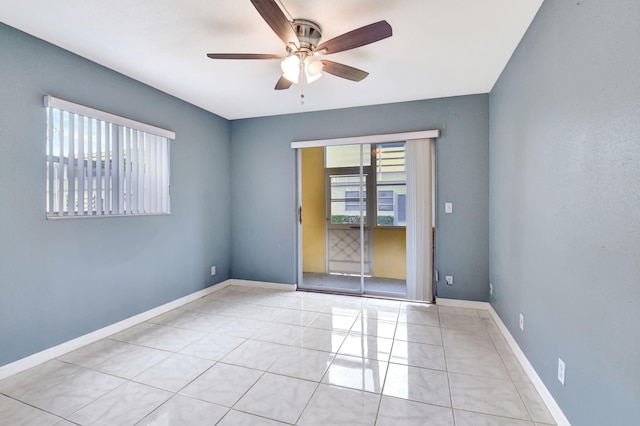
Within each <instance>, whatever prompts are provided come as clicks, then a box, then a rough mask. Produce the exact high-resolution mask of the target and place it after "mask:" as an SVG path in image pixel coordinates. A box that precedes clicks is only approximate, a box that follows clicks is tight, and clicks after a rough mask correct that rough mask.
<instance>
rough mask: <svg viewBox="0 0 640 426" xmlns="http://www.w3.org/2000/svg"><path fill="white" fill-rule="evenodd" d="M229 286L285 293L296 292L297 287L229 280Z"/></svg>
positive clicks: (293, 285)
mask: <svg viewBox="0 0 640 426" xmlns="http://www.w3.org/2000/svg"><path fill="white" fill-rule="evenodd" d="M225 282H228V283H229V285H237V286H239V287H254V288H266V289H269V290H283V291H296V289H297V286H296V285H295V284H281V283H269V282H264V281H250V280H236V279H231V280H227V281H225Z"/></svg>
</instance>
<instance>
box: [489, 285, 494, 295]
mask: <svg viewBox="0 0 640 426" xmlns="http://www.w3.org/2000/svg"><path fill="white" fill-rule="evenodd" d="M489 295H490V296H493V284H491V283H489Z"/></svg>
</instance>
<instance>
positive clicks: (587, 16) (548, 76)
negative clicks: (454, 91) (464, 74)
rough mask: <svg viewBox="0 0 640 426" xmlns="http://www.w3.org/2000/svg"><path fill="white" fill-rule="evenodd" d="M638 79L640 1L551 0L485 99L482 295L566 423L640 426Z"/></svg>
mask: <svg viewBox="0 0 640 426" xmlns="http://www.w3.org/2000/svg"><path fill="white" fill-rule="evenodd" d="M639 75H640V2H638V1H637V0H608V1H603V0H601V1H592V0H586V1H585V0H582V1H557V0H547V1H545V2H544V4H543V5H542V8H541V10H540V11H539V13H538V16H537V17H536V19H535V20H534V22H533V24H532V25H531V27H530V29H529V31H528V32H527V34H526V36H525V37H524V39H523V41H522V42H521V43H520V46H519V47H518V49H517V51H516V52H515V54H514V56H513V57H512V58H511V61H510V63H509V65H508V66H507V68H506V69H505V71H504V72H503V74H502V76H501V77H500V79H499V81H498V83H497V85H496V86H495V87H494V89H493V91H492V92H491V95H490V112H491V139H490V141H491V142H490V153H491V154H490V155H491V163H490V170H491V201H490V218H491V222H490V235H491V237H490V242H491V247H490V265H491V281H492V283H493V285H494V288H495V293H494V296H492V298H491V302H492V303H493V306H494V307H495V309H496V310H497V312H498V313H499V315H500V316H501V318H502V319H503V320H504V322H505V323H506V325H507V326H508V328H509V329H510V331H511V333H512V334H513V335H514V336H515V338H516V340H517V341H518V344H519V345H520V347H521V348H522V349H523V350H524V352H525V354H526V355H527V357H528V359H529V360H530V361H531V363H532V364H533V366H534V367H535V369H536V370H537V372H538V374H539V375H540V376H541V378H542V379H543V381H544V382H545V384H546V386H547V388H548V389H549V390H550V391H551V393H552V394H553V396H554V398H555V399H556V401H557V402H558V403H559V404H560V406H561V407H562V409H563V411H564V412H565V414H566V415H567V417H568V418H569V420H570V421H571V422H572V424H574V425H637V424H640V331H639V330H638V327H639V326H640V78H639V77H638V76H639ZM519 312H523V313H524V315H525V318H526V320H525V324H526V327H525V331H524V332H521V331H520V330H519V328H518V313H519ZM558 357H561V358H562V359H563V360H564V361H565V362H566V386H564V387H563V386H562V385H560V383H559V382H558V380H557V379H556V375H557V361H558Z"/></svg>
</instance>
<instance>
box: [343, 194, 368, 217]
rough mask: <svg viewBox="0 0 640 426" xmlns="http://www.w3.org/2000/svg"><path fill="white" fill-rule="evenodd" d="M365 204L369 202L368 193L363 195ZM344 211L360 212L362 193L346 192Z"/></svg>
mask: <svg viewBox="0 0 640 426" xmlns="http://www.w3.org/2000/svg"><path fill="white" fill-rule="evenodd" d="M363 198H364V200H363V202H364V203H366V202H367V193H366V191H365V192H364V194H363ZM344 210H345V211H347V212H359V211H360V191H358V190H356V191H345V192H344Z"/></svg>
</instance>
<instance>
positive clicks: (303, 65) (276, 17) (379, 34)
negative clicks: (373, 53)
mask: <svg viewBox="0 0 640 426" xmlns="http://www.w3.org/2000/svg"><path fill="white" fill-rule="evenodd" d="M251 3H252V4H253V6H254V7H255V8H256V9H257V11H258V13H260V15H261V16H262V18H263V19H264V20H265V21H266V22H267V24H269V26H270V27H271V29H272V30H273V31H274V32H275V33H276V35H277V36H278V37H280V39H281V40H282V41H283V42H284V44H285V47H286V49H287V54H286V55H276V54H262V53H209V54H207V56H208V57H209V58H211V59H279V60H280V61H281V63H280V66H281V68H282V71H283V74H282V76H281V77H280V79H279V80H278V82H277V83H276V86H275V90H284V89H288V88H290V87H291V85H292V84H294V83H298V82H303V81H306V82H307V83H311V82H313V81H315V80H317V79H318V78H320V76H321V75H322V72H326V73H329V74H333V75H335V76H337V77H341V78H345V79H347V80H352V81H361V80H363V79H364V78H366V77H367V76H368V75H369V73H368V72H366V71H362V70H360V69H357V68H354V67H351V66H349V65H345V64H340V63H338V62H333V61H328V60H326V59H318V57H319V56H323V55H329V54H332V53H338V52H343V51H345V50H350V49H355V48H356V47H360V46H365V45H367V44H370V43H374V42H376V41H380V40H382V39H385V38H387V37H391V35H392V30H391V25H389V23H388V22H387V21H379V22H375V23H373V24H369V25H366V26H364V27H361V28H358V29H355V30H353V31H350V32H348V33H345V34H342V35H340V36H338V37H335V38H332V39H331V40H328V41H325V42H323V43H322V44H318V43H319V41H320V39H321V38H322V30H321V28H320V25H318V24H317V23H316V22H313V21H310V20H307V19H294V20H293V21H289V19H288V18H287V17H286V15H285V14H284V12H283V11H282V9H281V8H280V7H279V6H278V4H277V3H276V0H251ZM301 97H302V98H303V99H304V95H301Z"/></svg>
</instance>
